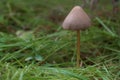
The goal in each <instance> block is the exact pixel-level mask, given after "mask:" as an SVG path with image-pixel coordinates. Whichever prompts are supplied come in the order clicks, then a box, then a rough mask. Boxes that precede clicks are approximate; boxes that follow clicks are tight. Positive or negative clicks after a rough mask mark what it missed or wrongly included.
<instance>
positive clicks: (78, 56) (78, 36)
mask: <svg viewBox="0 0 120 80" xmlns="http://www.w3.org/2000/svg"><path fill="white" fill-rule="evenodd" d="M77 67H80V30H77Z"/></svg>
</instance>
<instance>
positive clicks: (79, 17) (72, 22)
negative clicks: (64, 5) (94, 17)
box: [62, 6, 91, 30]
mask: <svg viewBox="0 0 120 80" xmlns="http://www.w3.org/2000/svg"><path fill="white" fill-rule="evenodd" d="M90 25H91V20H90V18H89V17H88V15H87V14H86V13H85V12H84V10H83V9H82V8H81V7H80V6H75V7H74V8H73V9H72V10H71V11H70V13H69V14H68V15H67V17H66V18H65V20H64V22H63V24H62V27H63V28H64V29H68V30H85V29H87V28H88V27H90Z"/></svg>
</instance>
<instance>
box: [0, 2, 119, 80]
mask: <svg viewBox="0 0 120 80" xmlns="http://www.w3.org/2000/svg"><path fill="white" fill-rule="evenodd" d="M79 2H80V1H73V0H70V1H69V3H68V0H65V1H62V0H59V1H58V0H56V1H50V0H41V1H39V0H34V1H32V0H25V1H24V0H8V1H4V0H2V1H1V3H0V5H1V6H0V10H1V13H0V30H1V32H0V80H119V78H120V71H119V70H120V65H119V64H120V50H119V47H120V37H119V35H120V34H119V29H120V28H119V24H120V23H119V22H120V19H119V14H118V16H117V15H116V16H117V18H118V19H115V17H116V16H115V17H114V16H113V17H112V16H111V15H110V17H109V18H108V17H105V16H104V15H103V16H98V17H97V18H93V19H92V22H93V25H92V27H91V28H89V29H88V30H86V31H84V32H82V33H81V53H82V54H81V58H82V61H83V66H82V67H81V68H76V67H75V64H76V48H75V47H76V46H75V43H76V34H75V32H73V31H66V30H63V29H62V28H61V26H60V23H61V21H62V20H61V19H60V21H59V19H58V18H59V15H56V14H53V13H52V11H54V10H55V11H56V9H58V8H60V9H62V10H61V11H60V12H58V13H62V17H63V18H64V16H65V15H66V14H67V13H68V12H69V10H70V9H71V8H72V7H73V6H74V5H76V4H79V5H80V3H79ZM53 5H54V6H57V7H56V9H54V7H53ZM107 7H109V9H111V6H110V5H109V6H107ZM86 11H88V13H89V10H86ZM48 13H51V14H48ZM89 14H90V13H89ZM53 15H54V16H55V17H57V19H52V18H51V16H53ZM60 17H61V16H60ZM56 21H57V22H56ZM24 28H29V29H30V30H29V31H26V30H25V29H24ZM16 34H17V35H16Z"/></svg>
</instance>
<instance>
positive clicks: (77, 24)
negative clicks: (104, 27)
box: [62, 6, 91, 67]
mask: <svg viewBox="0 0 120 80" xmlns="http://www.w3.org/2000/svg"><path fill="white" fill-rule="evenodd" d="M90 25H91V20H90V18H89V16H88V15H87V14H86V13H85V12H84V10H83V9H82V8H81V7H80V6H75V7H74V8H73V9H72V10H71V11H70V13H69V14H68V15H67V17H66V18H65V20H64V22H63V24H62V27H63V29H67V30H74V31H76V32H77V67H80V63H81V61H80V31H81V30H85V29H87V28H88V27H90Z"/></svg>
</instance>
